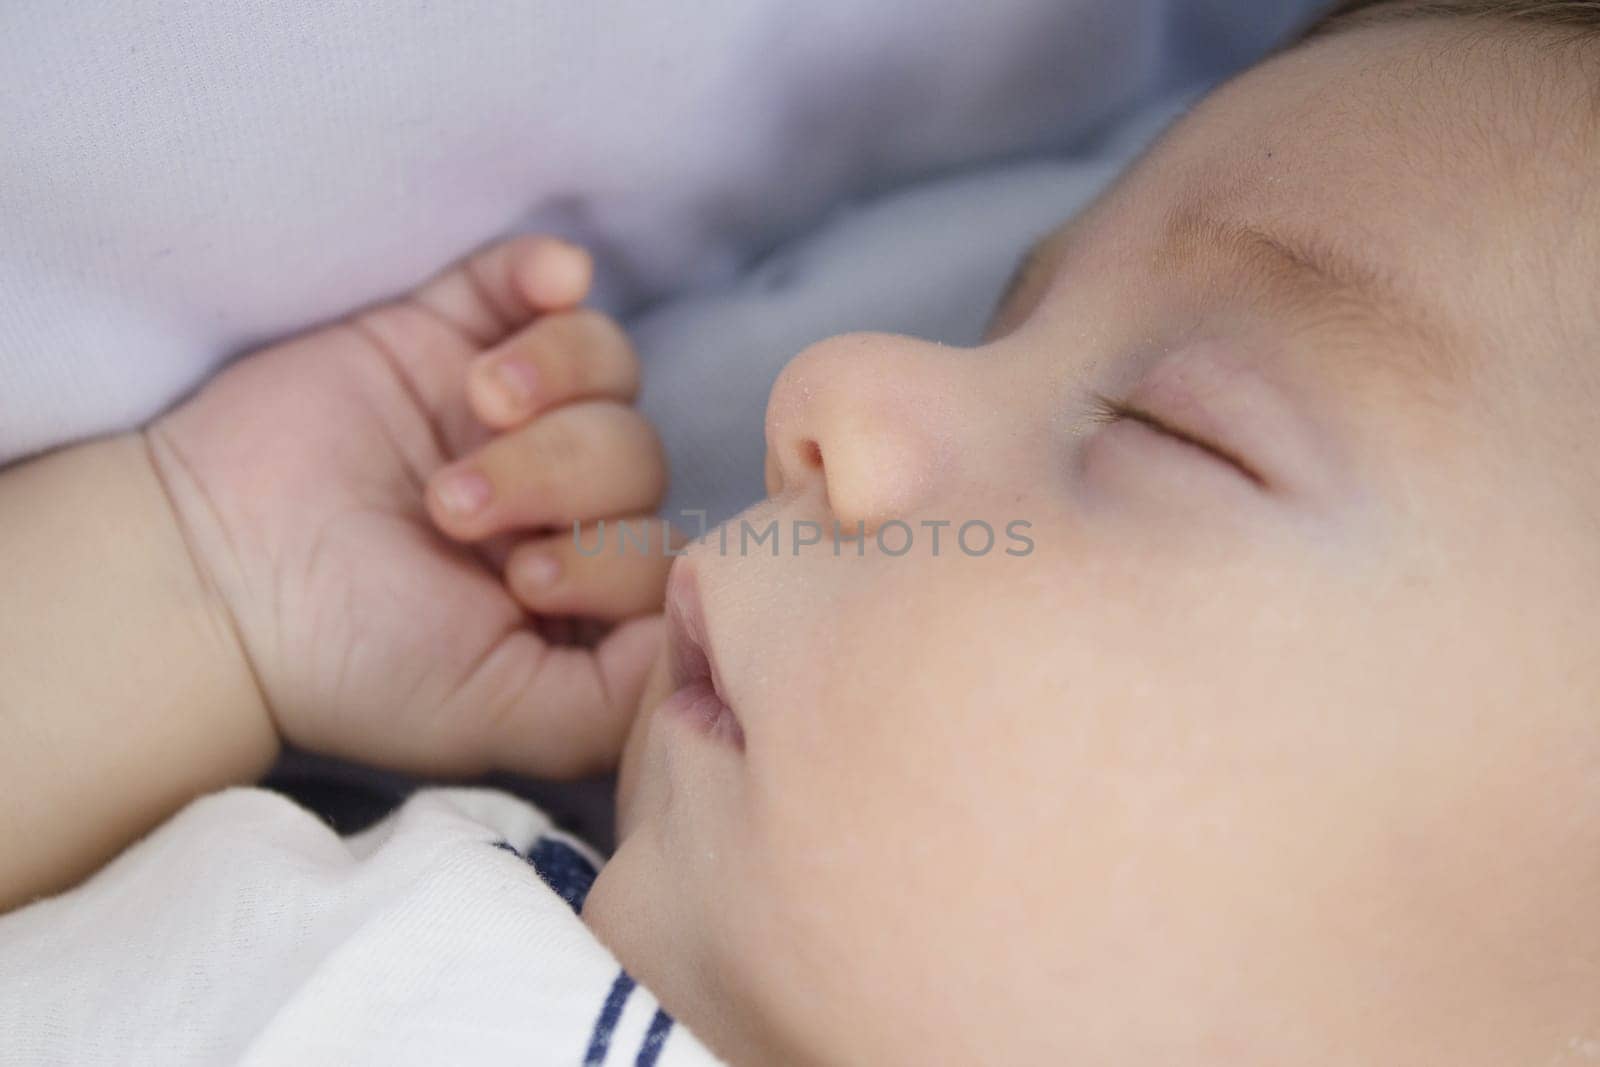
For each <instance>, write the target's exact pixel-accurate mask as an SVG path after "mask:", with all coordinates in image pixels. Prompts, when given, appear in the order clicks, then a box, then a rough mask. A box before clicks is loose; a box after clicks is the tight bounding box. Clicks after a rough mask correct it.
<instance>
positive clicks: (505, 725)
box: [462, 615, 665, 779]
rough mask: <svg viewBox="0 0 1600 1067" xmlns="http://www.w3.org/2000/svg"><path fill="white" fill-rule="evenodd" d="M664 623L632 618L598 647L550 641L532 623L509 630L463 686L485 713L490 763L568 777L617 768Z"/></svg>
mask: <svg viewBox="0 0 1600 1067" xmlns="http://www.w3.org/2000/svg"><path fill="white" fill-rule="evenodd" d="M664 630H665V625H664V623H663V622H662V619H661V617H660V616H658V615H657V616H649V617H647V618H642V619H631V620H629V621H627V622H625V623H623V624H621V625H620V626H618V627H616V628H615V629H614V630H612V631H611V632H610V633H609V634H607V635H606V637H605V638H604V640H602V641H601V642H600V645H599V646H598V647H597V648H593V649H588V648H576V647H562V646H552V645H548V644H546V643H545V642H543V641H542V640H540V639H539V638H537V637H536V636H534V635H533V634H532V633H531V632H530V631H527V630H516V631H514V632H512V633H511V634H509V635H508V636H507V637H506V639H505V641H503V642H502V643H501V645H500V647H498V648H497V649H496V650H495V652H494V654H493V655H491V656H489V657H488V658H486V659H485V660H484V661H483V663H482V664H481V665H480V667H479V669H478V671H477V672H476V673H475V674H474V675H473V676H472V677H471V678H469V679H468V680H467V683H466V684H465V685H464V686H463V687H462V690H463V697H464V700H465V701H470V706H471V707H472V708H474V709H475V710H476V711H478V712H479V713H486V715H487V722H488V723H489V724H490V729H488V730H487V731H486V732H485V734H484V737H483V743H484V747H485V750H486V753H487V756H488V759H489V760H490V762H491V763H492V764H493V765H494V766H495V767H496V768H498V769H500V770H506V771H513V772H516V773H518V774H531V775H536V776H538V777H543V778H562V779H566V778H576V777H580V776H582V775H587V774H594V773H596V772H599V771H605V770H610V769H611V768H613V767H615V766H616V764H617V757H618V756H619V755H620V753H621V752H622V743H623V740H624V738H625V737H626V736H627V733H628V727H629V726H630V725H631V724H632V722H633V716H634V712H635V711H636V710H637V708H638V702H639V698H640V696H641V695H642V693H643V691H644V684H645V679H646V677H647V676H648V674H649V671H650V667H651V664H652V663H654V661H655V659H656V657H657V656H658V655H659V654H660V651H661V648H662V643H663V636H664Z"/></svg>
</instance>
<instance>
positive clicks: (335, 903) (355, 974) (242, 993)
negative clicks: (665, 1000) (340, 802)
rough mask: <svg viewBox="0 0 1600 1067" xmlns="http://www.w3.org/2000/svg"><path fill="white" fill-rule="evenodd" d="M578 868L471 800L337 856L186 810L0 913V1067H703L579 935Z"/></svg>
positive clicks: (573, 857) (515, 820)
mask: <svg viewBox="0 0 1600 1067" xmlns="http://www.w3.org/2000/svg"><path fill="white" fill-rule="evenodd" d="M596 862H597V861H596V858H595V857H594V855H593V854H592V853H589V852H588V851H587V850H586V849H585V848H584V847H583V846H582V845H580V844H578V843H577V842H575V841H573V840H572V839H571V838H568V837H566V836H565V835H563V834H560V833H559V832H556V831H554V830H553V829H552V828H551V827H550V825H549V822H548V820H547V819H545V817H544V816H543V815H542V814H541V813H540V812H538V811H537V810H535V809H534V808H532V807H530V806H528V805H527V804H524V803H522V802H521V801H519V800H516V799H515V798H513V797H510V796H507V795H506V794H504V793H495V792H492V791H490V790H469V789H448V790H446V789H435V790H428V791H425V792H422V793H419V794H417V795H416V796H414V797H413V798H412V799H411V800H409V801H408V802H407V803H406V804H405V806H404V807H402V808H401V809H400V810H399V811H397V812H396V813H394V814H393V815H391V816H390V817H388V818H387V819H385V820H383V821H382V822H380V823H378V824H377V825H376V826H373V827H371V828H370V829H368V830H366V831H364V832H362V833H360V834H357V835H355V836H353V837H347V838H340V837H337V836H335V835H334V833H333V832H332V831H331V830H330V829H328V827H327V826H325V825H324V824H323V823H322V822H321V821H319V820H318V819H317V818H316V817H315V816H313V815H311V814H310V813H309V812H307V811H305V810H304V809H302V808H299V807H296V806H295V805H294V804H292V803H290V802H289V801H288V800H285V799H284V798H282V797H280V796H278V795H277V794H275V793H269V792H266V791H264V790H257V789H234V790H229V791H228V792H225V793H219V794H216V795H214V796H210V797H206V798H205V799H202V800H199V801H196V802H195V803H194V804H192V805H190V806H189V807H188V808H187V809H185V810H184V811H183V812H181V813H180V814H178V815H177V816H175V817H174V818H173V819H171V820H169V821H168V822H167V823H166V824H165V825H164V826H162V827H161V829H160V830H158V831H157V832H156V833H154V834H153V835H151V836H150V837H148V838H146V839H145V840H144V841H142V842H140V843H139V844H137V845H135V846H134V847H133V848H131V849H129V850H128V851H127V852H126V853H124V854H123V855H122V856H121V857H120V858H118V859H117V860H116V861H115V862H114V863H112V864H111V865H110V866H109V867H107V868H105V869H104V870H102V871H101V872H100V873H99V874H98V875H96V876H95V877H94V878H93V879H91V880H90V881H89V882H88V883H87V884H85V885H84V886H82V887H80V888H78V889H76V890H74V891H73V892H71V893H67V894H65V895H63V896H60V897H56V898H53V899H50V900H45V901H41V902H39V903H37V904H33V905H31V906H29V907H27V908H24V909H22V910H21V911H16V912H12V913H11V914H9V915H5V916H0V989H3V990H5V995H4V996H0V1060H3V1061H4V1062H6V1063H14V1064H72V1065H75V1067H77V1065H86V1064H108V1065H109V1064H116V1065H119V1067H122V1065H134V1064H149V1065H151V1067H184V1065H187V1064H197V1065H198V1064H216V1063H240V1064H248V1065H261V1067H267V1065H278V1064H294V1065H297V1067H312V1065H318V1064H329V1065H338V1067H345V1065H349V1064H367V1063H371V1064H384V1065H402V1067H403V1065H405V1064H416V1065H418V1067H438V1065H442V1064H473V1065H480V1064H481V1065H486V1067H487V1065H494V1064H502V1063H503V1064H516V1065H518V1067H542V1065H546V1064H548V1065H551V1067H556V1065H559V1067H580V1065H582V1067H596V1065H600V1064H611V1065H619V1067H620V1065H624V1064H632V1065H637V1067H651V1065H657V1067H710V1065H713V1064H715V1063H717V1060H716V1059H715V1057H713V1056H712V1055H711V1054H710V1053H708V1052H707V1051H706V1050H705V1049H704V1047H703V1046H701V1045H700V1043H699V1042H698V1041H696V1040H695V1038H694V1036H693V1035H692V1034H690V1033H689V1032H688V1031H687V1030H686V1029H685V1028H684V1027H683V1026H682V1024H679V1023H677V1022H676V1021H675V1020H673V1019H672V1018H671V1017H669V1016H667V1015H666V1014H665V1013H664V1012H662V1011H661V1010H660V1006H659V1005H658V1004H657V1003H656V1000H655V998H654V997H653V996H652V995H651V994H650V992H649V991H648V990H646V989H644V988H643V987H642V986H639V985H637V984H636V983H634V982H633V980H632V979H631V978H630V977H629V976H628V975H627V974H626V973H624V972H623V971H622V969H621V968H620V967H619V966H618V965H617V961H616V960H615V958H613V957H612V955H611V954H610V953H609V952H607V951H606V949H605V948H604V947H603V946H602V945H601V944H600V943H599V942H598V941H596V940H595V939H594V937H593V936H592V935H591V934H590V933H589V930H588V928H587V927H585V926H584V925H583V923H582V922H581V921H579V919H578V916H577V914H576V912H575V910H574V905H575V904H576V903H577V902H578V901H580V900H581V899H582V896H583V894H584V893H585V892H587V888H588V881H589V880H590V879H591V878H592V877H593V872H594V870H595V864H596Z"/></svg>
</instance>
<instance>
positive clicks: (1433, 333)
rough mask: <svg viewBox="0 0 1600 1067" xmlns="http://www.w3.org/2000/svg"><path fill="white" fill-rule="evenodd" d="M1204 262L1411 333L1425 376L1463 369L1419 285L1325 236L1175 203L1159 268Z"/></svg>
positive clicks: (1011, 284)
mask: <svg viewBox="0 0 1600 1067" xmlns="http://www.w3.org/2000/svg"><path fill="white" fill-rule="evenodd" d="M1074 221H1076V220H1075V219H1069V220H1068V221H1067V222H1066V223H1063V224H1062V225H1061V226H1059V227H1057V228H1056V229H1055V230H1052V231H1051V232H1049V233H1047V234H1045V235H1044V236H1043V237H1041V238H1040V239H1039V240H1038V241H1036V242H1034V244H1033V245H1032V246H1030V247H1029V249H1028V250H1027V252H1026V253H1024V255H1023V256H1022V259H1021V261H1020V262H1019V263H1018V265H1017V268H1016V269H1015V270H1014V271H1013V272H1012V275H1011V278H1010V280H1009V281H1008V282H1007V284H1006V287H1005V291H1004V293H1003V294H1002V295H1001V297H1000V299H999V300H998V301H997V302H996V304H995V311H994V315H993V316H992V318H991V319H990V328H992V327H993V324H994V322H996V321H998V320H999V318H1000V316H1001V315H1003V314H1004V313H1005V311H1006V310H1007V309H1008V308H1009V306H1010V305H1011V303H1012V301H1014V300H1015V299H1016V298H1017V297H1018V295H1019V294H1020V293H1021V291H1022V289H1023V287H1024V286H1025V285H1026V284H1027V282H1028V281H1029V280H1030V279H1031V278H1032V277H1033V276H1034V274H1035V273H1037V272H1038V271H1039V270H1041V269H1044V268H1045V267H1046V266H1047V264H1048V261H1049V260H1050V259H1051V258H1052V253H1053V252H1054V251H1055V250H1056V248H1057V246H1059V245H1060V244H1061V243H1063V240H1064V238H1065V237H1066V236H1067V235H1068V233H1069V231H1070V229H1071V227H1072V223H1073V222H1074ZM1205 261H1209V262H1210V263H1212V264H1215V265H1216V267H1218V268H1222V269H1225V270H1228V271H1229V272H1230V273H1229V274H1228V277H1229V279H1230V280H1233V281H1242V282H1244V283H1246V284H1249V283H1254V284H1256V285H1260V286H1265V287H1267V288H1269V289H1271V290H1272V291H1273V294H1274V295H1275V296H1276V297H1278V298H1280V302H1288V303H1291V304H1293V305H1295V309H1296V310H1297V311H1300V312H1302V313H1304V312H1308V311H1311V310H1312V309H1314V308H1321V309H1335V308H1336V309H1338V310H1339V311H1341V312H1343V313H1344V314H1346V315H1348V314H1351V313H1354V314H1357V315H1359V316H1361V317H1362V318H1364V319H1366V320H1367V321H1368V322H1371V323H1373V324H1376V325H1379V326H1380V327H1381V328H1383V329H1384V330H1385V331H1386V332H1389V333H1398V334H1401V335H1403V336H1408V337H1410V338H1412V339H1413V340H1415V341H1416V342H1417V344H1416V345H1415V347H1414V348H1413V349H1412V350H1411V351H1412V352H1413V353H1414V354H1415V357H1416V358H1415V359H1414V360H1411V361H1409V362H1412V363H1414V364H1416V369H1417V370H1419V371H1421V372H1423V373H1424V374H1425V375H1426V376H1427V377H1428V378H1430V379H1433V380H1437V381H1440V382H1443V383H1453V382H1455V381H1456V380H1458V379H1459V377H1460V376H1461V374H1462V373H1463V368H1462V366H1461V364H1460V361H1459V359H1458V358H1457V356H1456V353H1457V352H1458V351H1459V345H1457V344H1456V343H1454V342H1453V341H1452V337H1451V332H1450V330H1449V329H1448V327H1447V325H1446V324H1445V323H1444V322H1443V321H1442V316H1441V315H1439V314H1438V312H1437V311H1436V310H1435V308H1434V306H1433V304H1432V302H1430V301H1425V300H1423V299H1420V298H1419V297H1418V295H1417V288H1418V287H1417V286H1415V285H1412V284H1408V283H1407V282H1406V281H1405V280H1404V279H1403V278H1401V277H1400V276H1399V274H1398V273H1397V272H1396V271H1394V270H1393V269H1386V268H1383V267H1380V266H1379V265H1377V264H1376V263H1373V262H1368V261H1367V260H1365V259H1364V258H1361V257H1359V256H1356V255H1353V254H1351V253H1350V252H1349V251H1348V250H1347V249H1345V248H1343V247H1341V246H1339V245H1337V244H1335V243H1333V242H1331V241H1328V240H1319V239H1316V238H1313V237H1309V236H1302V235H1298V234H1294V235H1291V234H1288V233H1283V232H1277V231H1275V230H1274V229H1270V228H1267V227H1265V226H1262V225H1259V224H1256V223H1251V222H1246V221H1241V220H1238V219H1234V218H1231V217H1228V216H1225V215H1221V214H1217V213H1215V212H1213V211H1212V210H1210V209H1208V208H1207V207H1205V206H1203V205H1201V204H1200V203H1199V202H1198V201H1195V202H1191V203H1190V204H1187V205H1183V206H1180V207H1178V208H1175V209H1174V210H1173V211H1172V212H1171V214H1170V215H1169V217H1168V220H1167V225H1166V227H1165V229H1164V232H1163V233H1162V235H1161V244H1160V247H1159V249H1158V250H1157V251H1156V254H1155V263H1156V265H1157V267H1158V268H1161V269H1164V270H1168V271H1174V272H1177V271H1192V270H1194V269H1196V267H1197V265H1198V264H1201V263H1203V262H1205ZM1059 262H1060V260H1059V259H1057V263H1059ZM1049 281H1050V279H1047V282H1046V284H1047V285H1048V284H1049ZM1284 297H1287V298H1288V300H1287V301H1283V300H1282V298H1284ZM1391 355H1392V353H1391V352H1389V351H1385V352H1384V353H1382V357H1383V358H1382V359H1381V360H1375V362H1382V363H1385V364H1388V363H1392V362H1393V360H1392V359H1391V358H1389V357H1390V356H1391Z"/></svg>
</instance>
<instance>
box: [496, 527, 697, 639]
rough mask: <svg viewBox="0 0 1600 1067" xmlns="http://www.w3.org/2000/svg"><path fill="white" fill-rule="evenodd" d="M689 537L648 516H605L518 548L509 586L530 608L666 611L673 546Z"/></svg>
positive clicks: (590, 613)
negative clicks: (664, 606)
mask: <svg viewBox="0 0 1600 1067" xmlns="http://www.w3.org/2000/svg"><path fill="white" fill-rule="evenodd" d="M685 542H686V538H685V537H684V536H683V535H682V534H679V533H678V532H677V531H675V530H673V529H672V526H671V524H669V523H667V522H665V521H663V520H661V519H657V518H652V517H651V516H648V515H638V516H635V517H633V518H629V519H618V520H606V519H602V520H600V521H599V522H597V523H592V524H590V525H588V526H585V527H583V528H582V529H580V530H578V531H576V532H574V531H572V530H567V531H565V532H562V533H556V534H551V535H550V536H548V537H540V538H536V539H534V540H530V541H524V542H523V543H522V544H520V545H518V546H517V547H516V548H515V549H513V550H512V553H511V558H510V559H509V560H508V561H507V562H506V584H507V585H508V586H509V587H510V588H511V593H512V595H513V596H515V597H516V598H517V600H518V601H520V602H521V603H522V605H523V607H525V608H527V609H528V610H530V611H534V612H538V613H539V614H542V615H578V616H583V617H585V618H594V619H607V620H615V619H626V618H629V617H630V616H633V615H644V614H648V613H651V612H657V611H660V610H661V608H662V605H663V604H664V603H665V601H666V590H667V571H668V570H670V569H671V567H672V561H673V560H674V559H675V558H677V557H676V556H674V555H672V554H671V552H672V551H674V550H676V549H678V548H680V547H681V546H682V545H683V544H684V543H685Z"/></svg>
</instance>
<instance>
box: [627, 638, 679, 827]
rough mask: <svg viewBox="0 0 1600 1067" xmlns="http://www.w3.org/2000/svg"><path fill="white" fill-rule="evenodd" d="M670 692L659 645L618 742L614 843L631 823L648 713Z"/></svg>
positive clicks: (668, 677)
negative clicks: (621, 738) (620, 743)
mask: <svg viewBox="0 0 1600 1067" xmlns="http://www.w3.org/2000/svg"><path fill="white" fill-rule="evenodd" d="M671 695H672V677H671V671H670V670H669V669H668V660H667V650H666V647H665V645H664V644H663V646H662V649H661V651H660V652H659V653H657V654H656V659H655V663H654V664H652V665H651V667H650V673H649V675H647V676H646V679H645V684H644V692H643V693H642V694H641V695H640V697H639V706H638V708H636V709H635V710H634V714H633V724H632V725H631V726H629V727H628V736H627V739H626V740H624V741H623V743H622V759H621V762H620V764H619V765H618V767H617V842H618V844H620V843H621V842H622V841H623V840H625V839H626V838H627V836H628V832H629V830H631V829H632V828H633V823H634V815H635V813H634V797H635V795H636V793H637V788H638V783H639V768H640V765H641V764H642V763H643V761H644V746H645V735H646V734H648V733H649V727H650V712H651V711H653V710H654V709H655V706H656V705H657V704H659V703H661V702H662V701H663V700H665V699H667V697H669V696H671Z"/></svg>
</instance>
